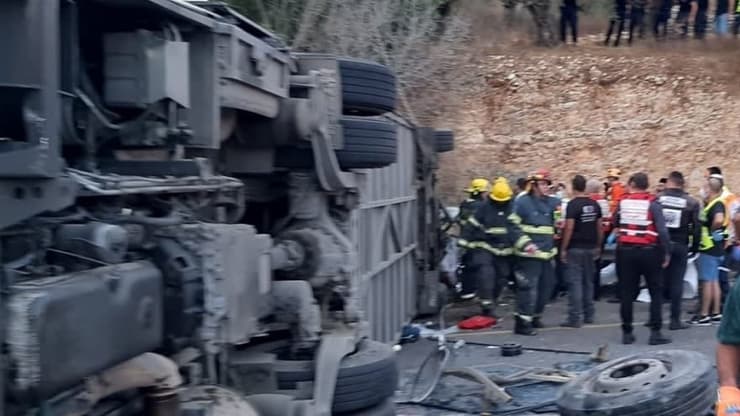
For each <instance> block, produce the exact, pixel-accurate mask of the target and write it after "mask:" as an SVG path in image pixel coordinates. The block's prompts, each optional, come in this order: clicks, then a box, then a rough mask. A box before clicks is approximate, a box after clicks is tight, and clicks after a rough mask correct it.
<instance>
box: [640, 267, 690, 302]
mask: <svg viewBox="0 0 740 416" xmlns="http://www.w3.org/2000/svg"><path fill="white" fill-rule="evenodd" d="M695 260H696V256H694V257H692V258H689V264H688V265H687V266H686V274H684V275H683V298H684V299H693V298H695V297H696V296H697V294H698V293H699V276H698V273H697V272H696V265H694V261H695ZM637 301H638V302H642V303H650V293H648V290H647V289H642V290H641V291H640V295H639V296H637Z"/></svg>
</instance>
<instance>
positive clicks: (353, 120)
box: [337, 117, 398, 169]
mask: <svg viewBox="0 0 740 416" xmlns="http://www.w3.org/2000/svg"><path fill="white" fill-rule="evenodd" d="M342 131H343V134H344V148H343V149H342V150H337V160H338V161H339V166H341V167H342V169H374V168H382V167H386V166H388V165H391V164H393V163H396V160H397V159H398V127H397V125H396V124H395V123H393V122H391V121H389V120H386V119H382V118H373V119H369V118H366V117H343V118H342Z"/></svg>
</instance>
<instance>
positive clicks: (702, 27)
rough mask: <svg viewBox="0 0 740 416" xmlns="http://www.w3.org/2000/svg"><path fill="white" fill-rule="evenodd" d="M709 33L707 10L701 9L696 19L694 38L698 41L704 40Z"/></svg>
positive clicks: (697, 12)
mask: <svg viewBox="0 0 740 416" xmlns="http://www.w3.org/2000/svg"><path fill="white" fill-rule="evenodd" d="M706 33H707V10H706V9H699V10H697V11H696V17H695V18H694V36H695V37H696V38H697V39H704V36H705V35H706Z"/></svg>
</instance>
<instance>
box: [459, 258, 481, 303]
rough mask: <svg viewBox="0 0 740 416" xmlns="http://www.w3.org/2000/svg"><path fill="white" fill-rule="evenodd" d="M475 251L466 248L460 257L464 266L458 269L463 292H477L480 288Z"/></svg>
mask: <svg viewBox="0 0 740 416" xmlns="http://www.w3.org/2000/svg"><path fill="white" fill-rule="evenodd" d="M475 251H476V250H472V249H467V248H466V249H465V251H464V253H463V255H462V256H461V257H460V263H461V265H462V267H461V268H460V269H458V277H459V278H460V283H462V293H463V294H471V293H475V291H476V290H477V289H478V270H477V266H478V265H477V264H476V263H475V256H474V254H475Z"/></svg>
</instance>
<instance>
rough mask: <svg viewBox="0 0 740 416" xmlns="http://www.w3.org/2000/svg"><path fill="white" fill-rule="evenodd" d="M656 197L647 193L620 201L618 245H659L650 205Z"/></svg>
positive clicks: (633, 195)
mask: <svg viewBox="0 0 740 416" xmlns="http://www.w3.org/2000/svg"><path fill="white" fill-rule="evenodd" d="M654 200H655V197H654V196H653V195H651V194H649V193H647V192H640V193H633V194H628V195H626V196H625V197H624V198H622V200H621V201H619V224H618V226H619V230H618V232H617V243H619V244H629V245H638V246H654V245H656V244H657V243H658V230H657V229H656V228H655V222H654V221H653V213H652V212H651V211H650V204H651V203H652V202H653V201H654Z"/></svg>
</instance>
